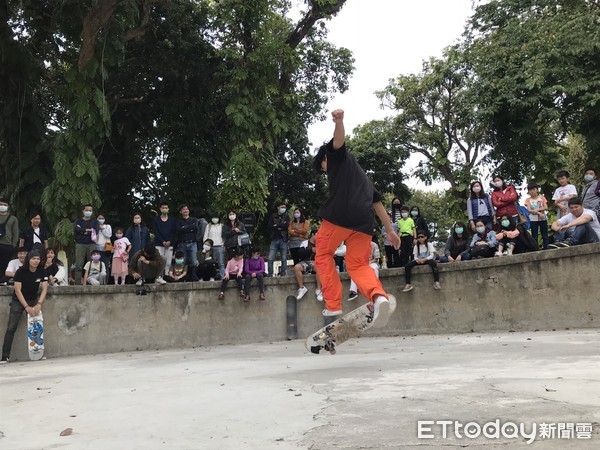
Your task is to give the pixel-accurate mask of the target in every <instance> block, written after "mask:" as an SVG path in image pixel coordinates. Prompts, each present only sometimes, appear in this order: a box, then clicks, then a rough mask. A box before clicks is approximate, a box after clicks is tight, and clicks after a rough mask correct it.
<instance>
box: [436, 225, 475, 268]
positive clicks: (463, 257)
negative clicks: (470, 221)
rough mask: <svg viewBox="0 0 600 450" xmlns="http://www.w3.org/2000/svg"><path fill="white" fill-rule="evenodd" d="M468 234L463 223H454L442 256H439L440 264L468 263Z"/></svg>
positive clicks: (469, 255)
mask: <svg viewBox="0 0 600 450" xmlns="http://www.w3.org/2000/svg"><path fill="white" fill-rule="evenodd" d="M469 251H470V247H469V233H468V230H467V227H466V226H465V224H464V223H463V222H456V223H455V224H454V226H453V227H452V233H450V236H449V237H448V240H447V241H446V247H445V248H444V254H443V255H442V256H440V262H441V263H447V262H460V261H468V260H470V259H471V253H470V252H469Z"/></svg>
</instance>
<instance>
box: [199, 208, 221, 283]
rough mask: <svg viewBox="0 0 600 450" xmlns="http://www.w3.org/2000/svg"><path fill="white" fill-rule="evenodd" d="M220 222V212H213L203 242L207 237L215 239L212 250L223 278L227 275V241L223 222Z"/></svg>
mask: <svg viewBox="0 0 600 450" xmlns="http://www.w3.org/2000/svg"><path fill="white" fill-rule="evenodd" d="M219 222H220V221H219V216H218V214H212V217H211V220H210V223H209V224H208V225H207V226H206V229H205V230H204V237H203V239H202V242H206V240H207V239H211V240H212V241H213V246H212V250H213V252H214V254H215V257H216V259H217V263H218V264H219V275H220V278H221V279H222V278H223V276H224V275H225V241H224V240H223V224H222V223H219Z"/></svg>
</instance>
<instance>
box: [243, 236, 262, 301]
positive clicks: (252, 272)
mask: <svg viewBox="0 0 600 450" xmlns="http://www.w3.org/2000/svg"><path fill="white" fill-rule="evenodd" d="M250 253H251V255H250V258H248V259H246V262H245V264H244V272H246V283H245V284H244V293H245V295H246V296H245V297H244V301H245V302H249V301H250V285H251V284H252V280H253V279H255V278H256V281H257V282H258V289H259V290H260V295H259V297H258V299H259V300H265V275H266V271H265V260H264V259H263V258H262V256H260V250H259V249H256V248H253V249H252V250H251V251H250Z"/></svg>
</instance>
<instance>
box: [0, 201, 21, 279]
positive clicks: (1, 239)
mask: <svg viewBox="0 0 600 450" xmlns="http://www.w3.org/2000/svg"><path fill="white" fill-rule="evenodd" d="M8 209H9V204H8V199H6V198H2V197H0V274H2V273H4V272H5V271H6V266H7V265H8V262H9V261H10V260H11V259H13V257H14V254H15V249H16V248H17V244H18V243H19V221H18V220H17V218H16V217H15V216H13V215H12V214H10V213H9V212H8Z"/></svg>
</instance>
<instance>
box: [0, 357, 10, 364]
mask: <svg viewBox="0 0 600 450" xmlns="http://www.w3.org/2000/svg"><path fill="white" fill-rule="evenodd" d="M8 363H9V360H8V358H2V360H0V364H8Z"/></svg>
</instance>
